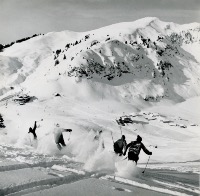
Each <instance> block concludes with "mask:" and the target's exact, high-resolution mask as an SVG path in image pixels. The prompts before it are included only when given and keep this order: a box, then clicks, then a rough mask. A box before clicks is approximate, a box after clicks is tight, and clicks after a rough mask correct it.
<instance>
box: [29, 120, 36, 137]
mask: <svg viewBox="0 0 200 196" xmlns="http://www.w3.org/2000/svg"><path fill="white" fill-rule="evenodd" d="M36 128H37V125H36V121H35V124H34V127H33V129H32V127H30V128H29V132H28V133H32V134H33V137H34V140H37V135H36V133H35V130H36Z"/></svg>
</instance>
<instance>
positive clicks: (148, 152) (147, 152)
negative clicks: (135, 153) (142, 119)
mask: <svg viewBox="0 0 200 196" xmlns="http://www.w3.org/2000/svg"><path fill="white" fill-rule="evenodd" d="M142 150H143V151H144V152H145V153H146V154H148V155H152V152H150V151H148V150H147V148H146V147H145V146H144V144H143V143H142Z"/></svg>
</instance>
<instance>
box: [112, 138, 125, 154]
mask: <svg viewBox="0 0 200 196" xmlns="http://www.w3.org/2000/svg"><path fill="white" fill-rule="evenodd" d="M126 145H127V143H126V139H125V135H122V137H121V139H118V140H117V141H116V142H115V143H114V146H113V147H114V151H115V153H116V154H119V156H121V155H122V154H123V149H125V148H126Z"/></svg>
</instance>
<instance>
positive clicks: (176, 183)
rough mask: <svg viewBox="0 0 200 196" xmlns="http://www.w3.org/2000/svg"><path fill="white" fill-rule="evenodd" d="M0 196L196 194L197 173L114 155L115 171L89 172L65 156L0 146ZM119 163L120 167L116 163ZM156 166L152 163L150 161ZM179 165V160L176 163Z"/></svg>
mask: <svg viewBox="0 0 200 196" xmlns="http://www.w3.org/2000/svg"><path fill="white" fill-rule="evenodd" d="M0 147H1V148H0V153H1V155H2V156H1V159H0V173H1V178H0V194H1V195H56V194H59V195H66V194H69V195H91V196H92V195H130V194H137V195H152V196H153V195H199V194H200V189H199V175H198V174H195V173H191V172H189V173H188V172H178V171H175V170H169V169H159V168H156V169H151V170H150V169H147V170H146V171H145V173H142V171H143V169H140V168H137V167H135V165H134V163H132V162H130V161H127V160H123V159H122V158H118V160H116V170H115V172H114V173H112V172H111V171H105V170H104V171H103V170H101V171H92V172H88V171H85V170H84V169H83V164H81V163H78V162H75V161H73V160H71V159H70V158H69V157H67V156H66V155H57V156H50V155H46V156H45V155H40V154H36V153H33V152H28V153H27V152H25V151H24V150H23V149H19V148H13V147H9V146H2V145H1V146H0ZM120 165H121V166H120ZM152 165H154V166H156V165H155V164H152ZM179 165H181V163H179Z"/></svg>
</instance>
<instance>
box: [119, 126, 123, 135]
mask: <svg viewBox="0 0 200 196" xmlns="http://www.w3.org/2000/svg"><path fill="white" fill-rule="evenodd" d="M119 128H120V131H121V136H122V127H121V126H119Z"/></svg>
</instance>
